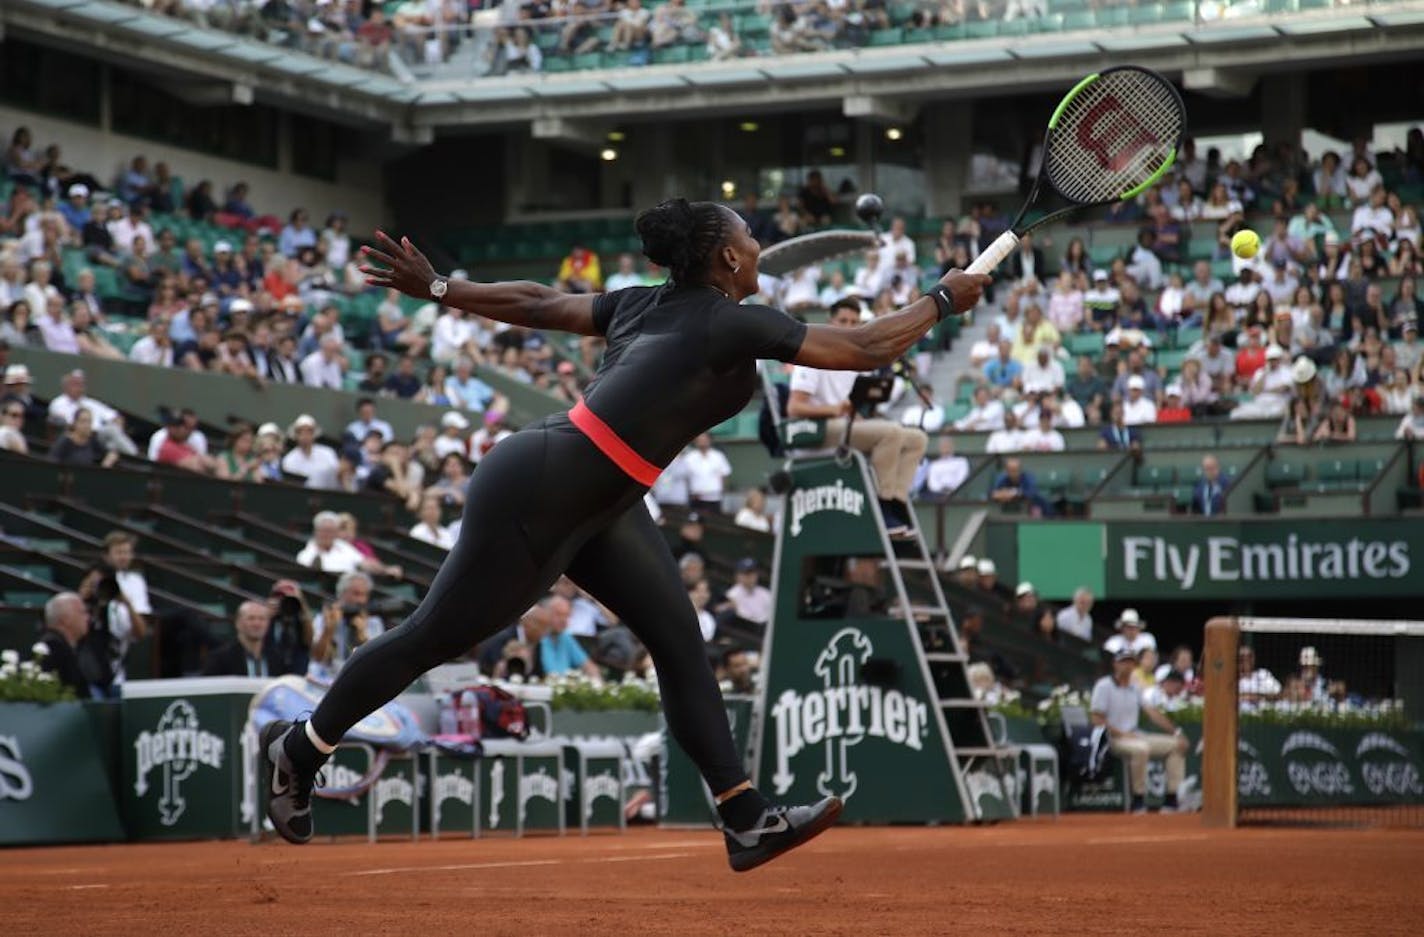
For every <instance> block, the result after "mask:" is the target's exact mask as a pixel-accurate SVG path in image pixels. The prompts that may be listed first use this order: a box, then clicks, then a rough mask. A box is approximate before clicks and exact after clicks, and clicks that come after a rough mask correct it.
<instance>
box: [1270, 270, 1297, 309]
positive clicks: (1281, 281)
mask: <svg viewBox="0 0 1424 937" xmlns="http://www.w3.org/2000/svg"><path fill="white" fill-rule="evenodd" d="M1277 272H1278V271H1276V270H1272V271H1271V272H1270V273H1269V274H1267V275H1266V282H1265V284H1264V285H1263V286H1262V287H1261V288H1262V289H1264V290H1265V291H1266V292H1267V293H1269V294H1271V303H1272V304H1273V305H1275V306H1282V307H1283V306H1285V305H1287V304H1288V303H1289V302H1290V301H1291V297H1292V296H1294V295H1295V288H1296V287H1297V286H1299V285H1300V281H1299V280H1297V279H1296V278H1295V275H1294V274H1292V273H1291V272H1290V271H1288V270H1285V271H1279V272H1280V273H1281V274H1282V275H1281V276H1277V275H1276V274H1277Z"/></svg>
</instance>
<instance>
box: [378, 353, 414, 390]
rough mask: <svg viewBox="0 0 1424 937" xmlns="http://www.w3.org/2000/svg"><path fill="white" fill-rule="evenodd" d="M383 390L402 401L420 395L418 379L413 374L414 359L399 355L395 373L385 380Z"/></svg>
mask: <svg viewBox="0 0 1424 937" xmlns="http://www.w3.org/2000/svg"><path fill="white" fill-rule="evenodd" d="M385 389H386V390H388V391H390V392H391V393H392V394H395V395H396V396H397V397H399V398H400V399H402V400H411V399H413V398H414V397H415V396H416V395H417V394H419V393H420V390H421V384H420V378H419V377H418V376H417V375H416V373H415V359H414V358H413V357H411V356H410V355H401V357H400V359H399V360H398V361H397V362H396V371H395V373H394V374H392V375H391V376H390V377H388V378H386V382H385Z"/></svg>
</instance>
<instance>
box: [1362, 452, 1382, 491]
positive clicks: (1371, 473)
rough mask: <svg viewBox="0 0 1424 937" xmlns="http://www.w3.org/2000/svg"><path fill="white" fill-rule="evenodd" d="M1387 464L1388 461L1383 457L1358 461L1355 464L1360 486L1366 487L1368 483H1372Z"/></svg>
mask: <svg viewBox="0 0 1424 937" xmlns="http://www.w3.org/2000/svg"><path fill="white" fill-rule="evenodd" d="M1388 462H1389V459H1387V458H1385V457H1384V456H1380V457H1379V458H1375V459H1361V460H1359V462H1358V463H1357V469H1358V471H1357V475H1358V476H1359V479H1360V483H1361V484H1362V485H1368V484H1369V483H1370V482H1373V481H1374V480H1375V478H1377V477H1378V476H1379V473H1380V472H1383V471H1384V467H1385V465H1386V463H1388Z"/></svg>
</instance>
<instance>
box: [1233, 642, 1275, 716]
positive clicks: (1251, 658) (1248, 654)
mask: <svg viewBox="0 0 1424 937" xmlns="http://www.w3.org/2000/svg"><path fill="white" fill-rule="evenodd" d="M1280 695H1281V682H1280V681H1279V680H1277V679H1276V677H1275V674H1273V673H1271V672H1270V671H1269V670H1267V669H1266V668H1264V667H1259V668H1258V667H1257V666H1256V650H1255V648H1252V647H1251V646H1250V645H1245V644H1243V645H1242V646H1241V647H1239V648H1237V650H1236V698H1237V699H1238V700H1239V701H1240V702H1241V703H1242V704H1244V705H1246V706H1252V705H1254V704H1256V703H1261V702H1268V701H1270V700H1273V699H1275V698H1276V697H1278V696H1280Z"/></svg>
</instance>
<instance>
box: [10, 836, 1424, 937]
mask: <svg viewBox="0 0 1424 937" xmlns="http://www.w3.org/2000/svg"><path fill="white" fill-rule="evenodd" d="M0 909H3V910H0V920H3V932H4V933H5V934H13V935H16V937H22V935H23V937H39V935H70V934H73V935H84V937H108V935H118V934H138V935H145V937H155V935H166V934H180V935H184V937H202V935H219V934H220V935H227V934H232V935H243V934H252V935H261V937H286V935H323V934H339V935H342V937H358V935H362V937H364V935H372V937H374V935H384V934H402V935H408V937H437V935H445V934H452V935H461V937H502V935H560V937H593V935H600V934H616V935H624V937H627V935H652V934H657V935H689V934H732V935H800V934H806V935H814V937H830V935H854V937H877V935H928V934H966V935H973V937H981V935H985V934H1015V935H1032V934H1045V935H1047V934H1051V935H1055V937H1058V935H1065V934H1094V935H1101V934H1146V935H1154V934H1156V935H1161V934H1177V935H1181V934H1202V935H1209V937H1219V935H1223V934H1260V935H1268V937H1301V935H1305V934H1332V935H1333V934H1341V935H1369V937H1374V935H1383V934H1412V935H1419V934H1424V833H1421V832H1418V831H1413V832H1411V831H1342V830H1301V829H1278V828H1272V829H1245V830H1236V831H1207V830H1204V829H1203V828H1202V826H1201V821H1200V820H1199V818H1197V817H1195V816H1151V815H1149V816H1136V817H1125V816H1121V815H1110V816H1109V815H1096V816H1093V815H1076V816H1070V817H1064V818H1062V819H1059V820H1057V821H1055V820H1051V819H1040V820H1024V821H1020V822H1017V823H1008V824H1003V825H999V826H993V827H982V828H981V827H969V828H964V827H940V828H934V829H928V828H921V827H893V828H866V827H840V828H837V829H833V830H831V831H830V832H828V833H826V834H825V835H824V836H822V837H821V838H820V839H818V840H816V841H814V842H812V843H811V844H809V845H808V846H806V847H803V848H802V849H800V850H798V851H796V852H794V853H791V854H790V855H788V856H785V857H783V858H781V859H779V860H777V861H775V862H773V863H771V864H769V865H767V866H764V867H762V868H761V869H758V870H755V871H753V872H750V873H746V874H742V875H735V874H733V873H731V872H730V871H728V869H727V866H726V858H725V855H724V853H723V849H722V845H721V841H720V837H719V836H718V835H716V834H714V833H710V832H687V831H675V830H672V831H668V830H652V829H636V830H634V831H632V832H629V833H628V834H627V835H624V836H617V835H614V834H610V833H597V834H594V835H591V836H589V837H587V838H581V837H578V836H570V837H566V838H563V839H559V838H551V837H548V836H531V837H528V838H526V839H523V840H514V839H484V840H479V841H471V840H450V839H447V840H443V841H441V842H430V841H422V842H419V843H409V842H381V843H378V844H374V845H372V844H367V843H365V842H350V841H347V842H336V843H333V842H321V841H317V842H314V843H312V844H311V845H308V846H304V847H293V846H288V845H285V844H282V843H277V842H265V843H262V844H260V845H252V844H250V843H247V842H201V843H178V844H153V845H147V844H145V845H119V846H76V847H60V848H44V849H12V850H6V851H0Z"/></svg>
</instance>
